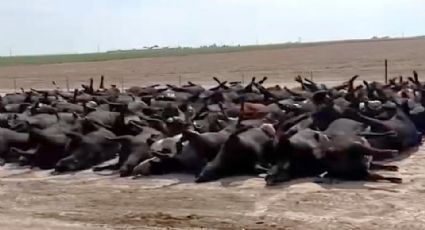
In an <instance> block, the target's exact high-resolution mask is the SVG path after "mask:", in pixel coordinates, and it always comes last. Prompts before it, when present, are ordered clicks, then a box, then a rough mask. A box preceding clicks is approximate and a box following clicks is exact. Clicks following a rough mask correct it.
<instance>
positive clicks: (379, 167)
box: [369, 162, 398, 172]
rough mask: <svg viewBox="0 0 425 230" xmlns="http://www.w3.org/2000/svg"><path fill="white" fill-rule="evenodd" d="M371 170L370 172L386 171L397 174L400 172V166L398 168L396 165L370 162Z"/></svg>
mask: <svg viewBox="0 0 425 230" xmlns="http://www.w3.org/2000/svg"><path fill="white" fill-rule="evenodd" d="M369 169H370V170H386V171H393V172H396V171H398V166H396V165H383V164H378V163H374V162H370V165H369Z"/></svg>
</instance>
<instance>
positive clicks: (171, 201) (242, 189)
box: [0, 39, 425, 230]
mask: <svg viewBox="0 0 425 230" xmlns="http://www.w3.org/2000/svg"><path fill="white" fill-rule="evenodd" d="M384 58H387V59H388V60H389V61H390V74H391V76H397V75H399V74H403V75H409V74H410V73H411V70H412V69H416V70H418V72H419V73H420V74H421V73H423V72H425V39H422V40H405V41H386V42H369V43H346V44H336V45H326V46H319V47H305V48H290V49H282V50H268V51H253V52H243V53H230V54H210V55H196V56H187V57H167V58H155V59H135V60H124V61H108V62H97V63H72V64H55V65H43V66H15V67H6V68H0V85H1V86H0V88H5V89H6V88H10V87H11V86H13V83H11V81H12V82H13V78H16V79H17V83H18V84H19V86H23V87H25V88H28V87H35V88H42V87H48V86H49V84H48V82H49V81H51V80H56V81H57V82H58V83H59V84H62V83H63V82H64V81H61V79H62V80H63V79H64V78H65V77H66V76H69V78H70V79H71V78H72V82H74V84H76V82H78V81H81V80H83V79H86V78H88V77H96V76H99V75H100V74H105V76H107V78H108V79H116V80H117V82H119V78H120V77H121V76H122V77H123V78H124V79H125V84H126V85H127V84H128V85H135V84H143V85H146V84H151V83H154V82H171V83H176V84H177V83H178V81H177V80H176V76H178V75H181V76H182V78H183V80H184V81H186V80H193V81H195V82H200V83H203V84H210V83H211V82H210V80H209V79H210V77H211V76H219V77H222V78H224V79H226V80H231V79H235V80H240V79H241V76H242V75H245V76H246V78H248V77H249V76H252V75H255V76H263V75H267V76H269V77H271V82H272V83H281V84H289V81H291V79H292V78H293V77H294V74H298V73H306V72H307V71H310V70H313V71H314V72H313V74H314V78H315V79H318V80H320V81H325V82H329V83H332V82H336V81H342V80H345V79H347V78H348V77H349V76H352V75H354V74H360V75H361V76H362V78H363V79H367V80H372V79H376V80H381V79H382V76H383V59H384ZM424 153H425V147H421V148H420V149H419V150H418V151H414V153H413V154H412V155H411V156H409V155H410V154H407V153H406V154H405V156H404V157H402V159H399V160H397V161H395V162H391V164H396V165H398V166H399V167H400V171H399V172H396V173H387V172H385V173H383V174H385V175H394V176H400V177H402V178H403V184H390V183H385V182H384V183H370V182H367V183H364V182H342V181H334V182H333V183H315V180H316V179H314V178H310V179H303V180H296V181H292V182H290V183H285V184H282V185H279V186H276V187H272V188H266V187H264V181H263V179H262V178H252V177H234V178H227V179H223V180H220V181H218V182H212V183H206V184H194V183H193V182H192V181H193V178H192V177H191V176H188V175H167V176H161V177H148V178H141V179H137V180H133V179H131V178H119V177H118V176H117V175H110V173H109V172H105V173H103V174H104V175H99V174H95V173H93V172H91V171H83V172H79V173H76V174H71V175H61V176H50V175H49V172H48V171H37V170H30V169H26V168H16V167H15V166H12V165H7V166H5V167H3V168H0V200H1V201H0V226H1V229H9V230H18V229H19V230H20V229H65V230H74V229H88V230H97V229H362V230H364V229H425V195H423V194H424V192H425V169H424V167H423V165H425V155H424Z"/></svg>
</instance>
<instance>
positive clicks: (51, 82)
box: [0, 60, 399, 92]
mask: <svg viewBox="0 0 425 230" xmlns="http://www.w3.org/2000/svg"><path fill="white" fill-rule="evenodd" d="M360 72H361V71H360ZM356 74H358V73H353V72H348V71H345V72H344V71H341V70H339V69H326V70H323V69H322V70H291V69H290V70H253V71H249V70H248V71H228V72H216V73H166V74H164V73H162V74H155V73H150V74H142V75H138V74H137V73H134V74H124V75H121V76H114V75H107V74H104V73H102V72H101V71H99V74H98V75H97V76H92V75H87V74H78V72H76V73H75V74H74V75H72V74H65V75H61V76H44V77H43V76H31V77H28V76H17V77H12V78H9V79H0V84H1V86H0V90H1V91H2V92H19V91H20V90H21V88H22V89H24V90H28V89H31V88H33V89H39V90H43V89H52V88H60V89H62V90H68V91H72V90H74V89H75V88H81V84H85V85H88V84H89V79H90V78H92V79H93V80H94V88H97V87H98V86H99V82H100V76H101V75H105V87H109V85H116V87H118V88H120V89H121V90H125V89H127V88H129V87H132V86H148V85H153V84H172V85H177V86H181V85H184V84H187V82H193V83H196V84H201V85H203V86H205V87H213V86H215V85H216V82H215V81H213V80H212V78H213V77H217V78H218V79H220V80H222V81H228V82H236V81H238V82H241V83H243V84H247V83H249V82H250V81H251V79H252V78H253V77H256V79H257V80H260V79H262V78H263V77H265V76H266V77H268V80H267V81H266V83H265V84H266V85H276V84H279V85H285V86H288V87H290V86H293V85H298V83H297V82H295V81H294V77H296V76H301V77H303V78H307V79H310V80H313V81H317V82H321V83H326V84H329V85H336V84H338V83H341V82H343V81H346V80H347V79H349V78H350V77H352V76H354V75H356ZM362 74H363V79H364V80H368V81H380V82H387V81H388V75H389V72H388V62H387V60H384V61H383V65H382V68H381V69H377V70H375V71H374V72H370V73H369V72H363V73H360V75H361V76H362ZM393 74H394V75H397V74H399V73H398V72H395V73H393ZM115 75H119V74H115Z"/></svg>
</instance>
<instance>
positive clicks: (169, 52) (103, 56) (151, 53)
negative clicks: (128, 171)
mask: <svg viewBox="0 0 425 230" xmlns="http://www.w3.org/2000/svg"><path fill="white" fill-rule="evenodd" d="M409 39H420V38H419V37H415V38H409ZM389 40H396V39H374V40H370V39H359V40H344V41H327V42H314V43H285V44H270V45H248V46H223V47H218V46H210V47H201V48H162V49H144V50H118V51H109V52H102V53H86V54H55V55H34V56H12V57H0V67H2V66H13V65H41V64H55V63H67V62H95V61H107V60H121V59H132V58H152V57H164V56H185V55H191V54H210V53H228V52H242V51H253V50H268V49H284V48H293V47H308V46H317V45H328V44H335V43H343V42H367V41H377V42H378V41H389Z"/></svg>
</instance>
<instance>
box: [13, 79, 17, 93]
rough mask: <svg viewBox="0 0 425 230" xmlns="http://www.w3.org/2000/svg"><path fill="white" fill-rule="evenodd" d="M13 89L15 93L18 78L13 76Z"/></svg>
mask: <svg viewBox="0 0 425 230" xmlns="http://www.w3.org/2000/svg"><path fill="white" fill-rule="evenodd" d="M13 89H14V90H15V93H16V78H13Z"/></svg>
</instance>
